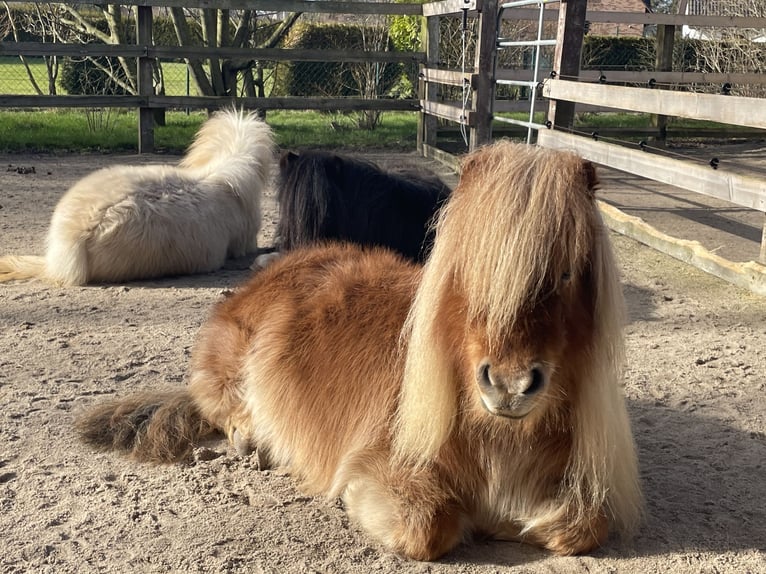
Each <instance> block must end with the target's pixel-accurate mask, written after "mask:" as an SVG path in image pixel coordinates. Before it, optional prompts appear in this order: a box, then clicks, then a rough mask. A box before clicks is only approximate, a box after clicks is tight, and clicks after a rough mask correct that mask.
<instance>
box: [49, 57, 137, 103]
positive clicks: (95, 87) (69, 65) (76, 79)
mask: <svg viewBox="0 0 766 574" xmlns="http://www.w3.org/2000/svg"><path fill="white" fill-rule="evenodd" d="M101 66H103V67H105V68H106V69H108V70H111V71H112V74H113V76H114V77H113V76H112V75H110V74H109V73H107V72H106V71H104V70H103V69H101ZM115 78H119V79H120V80H122V81H125V82H127V76H126V75H125V71H124V70H123V69H122V67H120V64H119V62H118V61H117V59H116V58H107V57H98V58H76V59H75V58H64V59H63V60H62V62H61V69H60V71H59V83H60V84H61V87H62V88H64V89H65V90H66V91H67V92H68V93H69V94H78V95H110V96H112V95H125V94H128V93H129V92H128V91H127V90H125V88H123V87H122V86H121V85H120V83H119V82H118V81H116V80H115Z"/></svg>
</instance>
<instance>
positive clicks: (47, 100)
mask: <svg viewBox="0 0 766 574" xmlns="http://www.w3.org/2000/svg"><path fill="white" fill-rule="evenodd" d="M10 1H11V2H21V1H22V0H10ZM87 3H88V2H85V3H83V4H87ZM123 4H125V5H128V6H136V7H137V13H138V17H137V23H136V31H137V33H136V43H135V44H86V45H79V44H78V45H74V44H62V43H41V42H0V56H54V55H55V56H80V57H82V56H110V57H124V58H136V59H137V62H138V64H137V80H138V82H137V86H138V90H137V91H138V94H137V95H56V96H46V95H8V94H6V95H3V94H0V108H37V107H41V108H55V107H59V108H67V107H85V108H91V107H119V108H138V110H139V128H138V149H139V152H140V153H143V152H151V151H153V149H154V120H153V114H154V110H156V109H162V108H207V109H213V108H219V107H221V106H223V105H225V103H227V102H230V101H232V97H230V96H189V95H187V96H165V95H156V94H155V93H154V86H153V81H152V64H153V62H152V61H153V60H154V59H155V58H173V59H179V58H185V59H187V60H190V59H202V60H204V59H208V58H216V59H224V58H241V59H245V60H261V61H275V62H343V63H349V62H362V63H376V62H379V63H409V64H412V65H418V64H420V63H422V62H424V61H425V53H423V52H399V51H370V50H366V51H365V50H337V49H336V50H333V49H323V50H307V49H281V48H262V49H250V48H226V47H208V46H182V47H178V46H156V45H154V44H153V42H152V23H153V12H152V9H153V8H154V7H183V8H205V9H231V10H239V9H251V10H254V9H257V10H262V11H279V12H303V13H315V14H316V13H320V14H347V15H374V16H387V15H388V16H395V15H422V13H423V7H422V5H421V4H413V3H401V4H388V3H385V4H384V3H371V2H362V1H347V2H335V1H322V2H313V1H311V0H188V1H187V0H183V1H180V0H126V1H125V2H124V3H123ZM236 101H237V102H238V103H239V104H241V105H243V106H245V107H247V108H251V109H261V110H271V109H280V110H356V111H360V110H380V111H396V110H399V111H413V112H414V111H416V110H418V109H419V107H420V104H419V101H418V100H417V99H399V98H389V99H387V98H379V99H368V98H363V97H344V98H333V97H321V96H317V97H264V98H259V97H237V98H236Z"/></svg>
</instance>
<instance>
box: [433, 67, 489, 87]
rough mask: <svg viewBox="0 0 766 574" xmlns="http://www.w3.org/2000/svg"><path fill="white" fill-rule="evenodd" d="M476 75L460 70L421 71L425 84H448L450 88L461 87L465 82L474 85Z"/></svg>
mask: <svg viewBox="0 0 766 574" xmlns="http://www.w3.org/2000/svg"><path fill="white" fill-rule="evenodd" d="M475 77H476V74H471V73H468V72H466V73H465V74H464V73H463V72H460V71H458V70H438V69H435V68H423V69H422V70H420V79H421V80H423V81H424V82H433V83H435V84H447V85H448V86H458V87H461V86H462V85H463V82H464V81H465V80H468V83H469V84H473V82H474V78H475Z"/></svg>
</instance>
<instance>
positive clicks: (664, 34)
mask: <svg viewBox="0 0 766 574" xmlns="http://www.w3.org/2000/svg"><path fill="white" fill-rule="evenodd" d="M675 35H676V27H675V26H672V25H669V24H659V25H658V26H657V46H656V56H655V70H657V71H658V72H670V71H671V70H672V69H673V43H674V40H675ZM652 125H653V126H654V127H656V128H657V135H656V136H655V139H656V141H657V142H658V143H662V144H663V145H664V143H665V140H666V139H667V136H668V116H662V115H653V116H652Z"/></svg>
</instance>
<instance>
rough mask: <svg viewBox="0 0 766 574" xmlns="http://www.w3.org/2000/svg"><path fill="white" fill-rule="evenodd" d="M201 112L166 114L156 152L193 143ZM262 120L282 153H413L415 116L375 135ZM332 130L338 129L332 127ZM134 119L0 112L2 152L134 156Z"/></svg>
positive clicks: (325, 117) (399, 117)
mask: <svg viewBox="0 0 766 574" xmlns="http://www.w3.org/2000/svg"><path fill="white" fill-rule="evenodd" d="M205 118H206V114H205V113H204V112H191V113H190V114H189V115H186V114H185V113H184V112H173V111H169V112H168V113H167V116H166V125H165V126H157V127H156V128H155V132H154V140H155V147H156V149H157V150H158V151H164V152H172V153H180V152H182V151H183V150H184V149H185V148H186V147H187V146H188V145H189V143H191V141H192V138H193V137H194V134H195V133H196V131H197V130H198V129H199V126H200V124H201V123H202V122H203V121H204V119H205ZM266 121H267V122H268V123H269V125H271V126H272V128H273V129H274V133H275V135H276V139H277V143H278V144H279V145H280V146H281V147H283V148H306V147H328V148H341V149H342V148H349V149H355V148H368V149H369V148H384V149H414V147H415V139H416V133H417V130H416V126H417V116H416V114H415V113H407V112H387V113H385V114H383V118H382V122H381V124H380V125H379V126H378V127H377V129H375V130H374V131H366V130H361V129H358V128H357V127H355V125H354V123H353V122H354V116H351V115H340V114H326V113H320V112H308V111H307V112H294V111H270V112H268V114H267V117H266ZM331 124H334V125H335V126H336V129H333V127H331ZM137 140H138V120H137V114H136V112H135V111H132V110H131V111H127V110H108V109H105V110H100V111H90V112H87V111H86V110H27V111H10V110H3V111H0V151H4V152H32V151H101V152H119V151H135V150H136V147H137Z"/></svg>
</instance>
